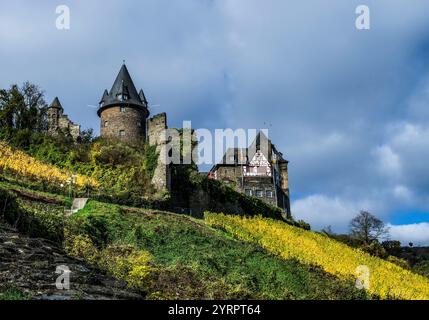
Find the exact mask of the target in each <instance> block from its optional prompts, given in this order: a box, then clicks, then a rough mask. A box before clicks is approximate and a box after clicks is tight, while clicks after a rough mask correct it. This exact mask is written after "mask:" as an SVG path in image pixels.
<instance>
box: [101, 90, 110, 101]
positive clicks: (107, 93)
mask: <svg viewBox="0 0 429 320" xmlns="http://www.w3.org/2000/svg"><path fill="white" fill-rule="evenodd" d="M107 99H109V92H108V91H107V89H106V90H104V93H103V96H102V97H101V100H100V104H102V103H104V102H106V101H107Z"/></svg>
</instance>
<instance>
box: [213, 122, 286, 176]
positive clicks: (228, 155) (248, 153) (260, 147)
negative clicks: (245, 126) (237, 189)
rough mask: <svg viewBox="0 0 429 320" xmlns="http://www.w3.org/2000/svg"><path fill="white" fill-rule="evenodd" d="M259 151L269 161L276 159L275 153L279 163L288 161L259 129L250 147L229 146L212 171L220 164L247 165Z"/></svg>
mask: <svg viewBox="0 0 429 320" xmlns="http://www.w3.org/2000/svg"><path fill="white" fill-rule="evenodd" d="M257 151H260V152H261V153H262V154H263V155H264V158H266V159H267V160H268V161H269V162H272V161H273V160H274V159H273V156H274V155H275V157H276V161H277V162H278V163H288V161H287V160H286V159H284V157H283V154H282V153H281V152H279V151H278V150H277V149H276V147H275V145H274V144H272V142H271V140H270V139H268V137H267V136H266V135H265V133H264V132H263V131H259V132H258V134H257V135H256V138H255V140H253V142H252V143H251V145H250V146H249V147H248V148H229V149H228V150H227V151H226V152H225V154H224V156H223V158H222V160H221V162H219V163H217V164H215V165H214V166H213V168H212V169H211V170H210V171H211V172H212V171H214V170H216V168H218V167H219V166H236V165H245V164H246V163H247V162H250V161H251V160H252V159H253V158H254V157H255V154H256V152H257Z"/></svg>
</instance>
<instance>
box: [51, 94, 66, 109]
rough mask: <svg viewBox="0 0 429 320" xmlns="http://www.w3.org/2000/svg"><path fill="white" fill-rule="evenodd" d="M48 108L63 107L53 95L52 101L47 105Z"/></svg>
mask: <svg viewBox="0 0 429 320" xmlns="http://www.w3.org/2000/svg"><path fill="white" fill-rule="evenodd" d="M49 108H58V109H62V108H63V106H62V105H61V102H60V100H59V99H58V97H55V99H54V101H52V103H51V105H50V106H49Z"/></svg>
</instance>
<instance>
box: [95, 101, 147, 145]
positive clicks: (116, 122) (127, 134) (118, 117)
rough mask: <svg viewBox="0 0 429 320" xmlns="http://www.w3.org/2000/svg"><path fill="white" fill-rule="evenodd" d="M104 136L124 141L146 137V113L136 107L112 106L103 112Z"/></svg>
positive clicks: (102, 125) (101, 131)
mask: <svg viewBox="0 0 429 320" xmlns="http://www.w3.org/2000/svg"><path fill="white" fill-rule="evenodd" d="M100 118H101V120H100V126H101V127H100V133H101V136H102V137H106V138H115V139H120V140H123V141H128V142H129V141H134V140H138V139H142V138H143V139H144V137H145V135H146V126H145V123H146V118H145V113H144V112H143V111H142V110H139V109H137V108H134V107H122V108H121V107H119V106H118V107H110V108H107V109H105V110H103V111H102V112H101V115H100Z"/></svg>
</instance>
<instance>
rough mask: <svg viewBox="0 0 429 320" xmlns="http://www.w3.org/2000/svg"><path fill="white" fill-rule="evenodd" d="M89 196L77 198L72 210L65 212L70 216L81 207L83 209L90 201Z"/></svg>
mask: <svg viewBox="0 0 429 320" xmlns="http://www.w3.org/2000/svg"><path fill="white" fill-rule="evenodd" d="M88 200H89V199H88V198H76V199H74V200H73V205H72V207H71V209H70V210H64V214H65V215H66V216H67V217H68V216H71V215H72V214H74V213H76V212H78V211H79V210H80V209H83V208H84V207H85V206H86V203H87V202H88Z"/></svg>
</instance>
